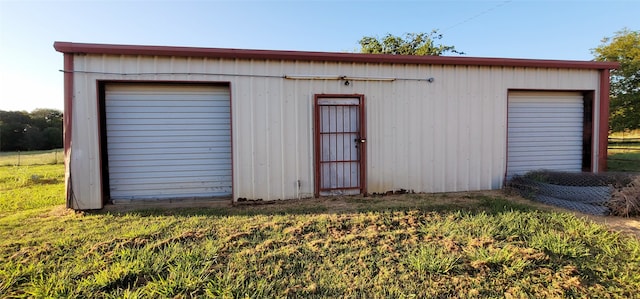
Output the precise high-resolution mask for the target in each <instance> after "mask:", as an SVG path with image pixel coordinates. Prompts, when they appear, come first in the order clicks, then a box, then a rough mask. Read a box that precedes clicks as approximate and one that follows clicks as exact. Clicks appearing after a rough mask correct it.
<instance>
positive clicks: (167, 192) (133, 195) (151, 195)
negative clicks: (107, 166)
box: [114, 187, 229, 200]
mask: <svg viewBox="0 0 640 299" xmlns="http://www.w3.org/2000/svg"><path fill="white" fill-rule="evenodd" d="M189 190H192V192H185V188H164V189H154V190H130V191H127V192H126V194H123V195H120V196H118V198H114V199H120V200H145V199H146V200H151V199H166V198H198V197H203V196H202V194H207V197H223V196H228V193H229V191H228V189H227V188H222V187H220V188H217V187H216V188H190V189H189Z"/></svg>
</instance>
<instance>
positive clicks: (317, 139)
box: [313, 94, 367, 197]
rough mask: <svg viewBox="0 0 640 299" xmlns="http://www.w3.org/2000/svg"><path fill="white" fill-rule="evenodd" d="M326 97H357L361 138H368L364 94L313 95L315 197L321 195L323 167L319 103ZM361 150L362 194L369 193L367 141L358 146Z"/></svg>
mask: <svg viewBox="0 0 640 299" xmlns="http://www.w3.org/2000/svg"><path fill="white" fill-rule="evenodd" d="M325 98H339V99H345V98H357V99H358V100H359V105H358V108H359V109H360V111H359V113H360V115H359V117H360V123H359V126H360V128H359V129H360V139H361V140H365V141H366V139H367V134H366V128H367V126H366V124H367V122H366V117H365V115H366V113H365V105H364V95H363V94H316V95H314V97H313V108H314V128H315V132H314V155H315V157H314V160H315V165H314V166H315V178H314V181H315V182H314V186H315V188H314V195H315V197H320V179H321V177H320V176H321V169H320V155H321V149H320V145H321V144H320V109H319V105H318V102H319V100H320V99H325ZM358 150H359V154H360V176H359V177H360V182H359V186H360V194H362V195H367V184H366V182H367V175H366V174H367V171H366V169H367V155H366V153H367V145H366V142H365V143H363V144H361V145H360V146H359V147H358Z"/></svg>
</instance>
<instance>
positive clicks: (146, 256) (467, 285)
mask: <svg viewBox="0 0 640 299" xmlns="http://www.w3.org/2000/svg"><path fill="white" fill-rule="evenodd" d="M43 167H44V166H43ZM56 167H59V169H58V170H55V171H58V175H57V176H55V175H53V176H52V177H58V178H59V177H61V175H62V169H61V167H60V166H59V165H58V166H56ZM30 169H31V170H30V171H36V170H38V171H39V173H44V169H45V168H30ZM16 171H17V170H15V169H7V167H2V168H0V173H2V178H3V179H4V181H3V182H2V188H3V189H2V190H5V189H7V190H8V189H10V188H13V189H12V190H18V191H16V193H15V194H18V196H24V197H26V196H27V195H25V194H31V200H35V201H41V199H39V197H41V196H45V194H47V192H36V193H32V192H35V189H32V190H29V189H28V188H30V187H34V186H35V187H39V188H42V187H46V186H49V185H42V184H41V185H34V184H33V182H28V180H26V181H24V180H23V182H22V183H20V181H21V180H20V179H15V180H11V179H6V175H7V174H11V173H14V172H16ZM52 171H53V170H52ZM26 173H29V171H27V172H26ZM23 178H29V176H28V175H27V176H26V177H23ZM61 184H62V182H58V183H55V184H50V185H61ZM9 185H11V186H12V187H10V186H9ZM19 190H23V191H19ZM28 190H29V191H28ZM20 192H23V193H22V194H21V193H20ZM52 192H60V193H59V194H58V196H60V197H61V189H60V191H52ZM4 194H5V193H4V191H3V198H2V201H3V202H4V201H9V202H11V201H12V199H9V198H7V197H5V195H4ZM43 202H46V200H44V201H43ZM60 203H61V202H60V201H58V202H55V201H50V203H49V205H48V206H47V207H44V206H43V205H36V206H34V207H21V208H19V209H17V208H15V207H14V205H13V204H10V205H3V206H2V209H8V210H3V211H2V215H5V217H0V297H105V298H113V297H176V296H177V297H234V298H236V297H255V298H261V297H309V298H319V297H391V298H406V297H459V298H477V297H517V298H520V297H525V298H526V297H536V298H538V297H542V298H544V297H546V298H557V297H614V298H615V297H618V298H632V297H634V296H637V290H638V289H640V241H639V240H638V239H636V238H634V237H630V236H627V235H622V234H619V233H615V232H611V231H609V230H608V229H606V228H605V227H603V226H601V225H598V224H594V223H591V222H587V221H585V220H583V219H578V218H576V217H575V216H574V215H572V214H567V213H556V212H547V211H540V210H536V209H534V208H532V207H531V206H528V205H526V204H521V203H520V204H516V203H514V202H512V201H510V200H508V199H507V198H504V197H502V196H497V195H496V196H494V195H483V194H479V193H478V194H474V193H468V194H435V195H429V194H407V195H400V196H389V197H369V198H361V197H339V198H325V199H320V200H302V201H291V202H286V203H276V204H270V205H259V206H238V207H231V206H218V207H215V208H202V207H200V208H182V209H171V210H164V209H157V208H153V209H147V210H138V211H131V212H120V213H118V212H93V213H76V212H73V211H69V210H65V209H63V208H62V207H61V206H60V205H59V204H60Z"/></svg>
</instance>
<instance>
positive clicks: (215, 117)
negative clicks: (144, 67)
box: [105, 84, 231, 200]
mask: <svg viewBox="0 0 640 299" xmlns="http://www.w3.org/2000/svg"><path fill="white" fill-rule="evenodd" d="M105 115H106V133H107V156H108V171H109V193H110V196H111V199H130V200H136V199H163V198H185V197H187V198H188V197H213V196H228V195H231V118H230V116H231V114H230V95H229V88H228V87H219V86H206V85H178V84H167V85H159V84H109V85H106V86H105Z"/></svg>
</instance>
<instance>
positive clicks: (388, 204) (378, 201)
mask: <svg viewBox="0 0 640 299" xmlns="http://www.w3.org/2000/svg"><path fill="white" fill-rule="evenodd" d="M125 209H126V210H125ZM415 210H419V211H422V212H434V213H449V212H458V211H462V212H468V213H471V214H476V213H486V214H490V215H494V214H499V213H503V212H508V211H532V210H537V209H536V208H535V207H533V206H529V205H526V204H522V203H519V202H514V201H510V200H508V199H506V198H502V197H499V196H487V195H474V194H470V195H459V194H453V195H451V194H446V193H445V194H404V195H391V196H371V197H361V196H342V197H323V198H310V199H301V200H283V201H273V202H258V203H250V204H247V203H244V204H238V205H235V206H233V205H231V204H230V203H229V204H220V203H218V204H212V205H211V206H206V205H204V206H197V207H184V206H180V205H173V206H172V205H171V204H160V205H148V206H142V207H127V206H123V210H119V209H118V208H117V207H116V208H115V209H114V208H112V209H108V210H100V211H89V212H86V213H88V214H111V215H115V216H125V215H136V216H142V217H155V216H184V217H191V216H211V217H227V216H247V217H251V216H259V215H264V216H269V215H313V214H353V213H381V212H408V211H415Z"/></svg>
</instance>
